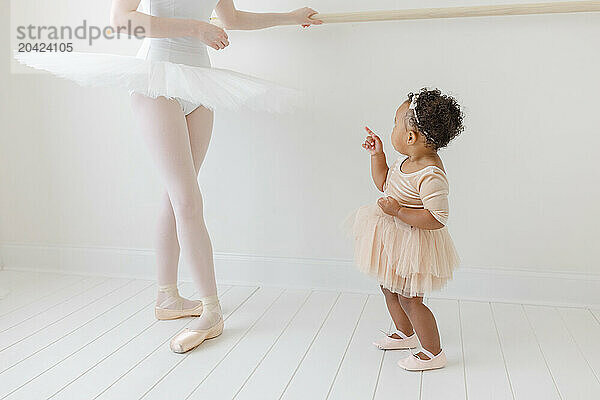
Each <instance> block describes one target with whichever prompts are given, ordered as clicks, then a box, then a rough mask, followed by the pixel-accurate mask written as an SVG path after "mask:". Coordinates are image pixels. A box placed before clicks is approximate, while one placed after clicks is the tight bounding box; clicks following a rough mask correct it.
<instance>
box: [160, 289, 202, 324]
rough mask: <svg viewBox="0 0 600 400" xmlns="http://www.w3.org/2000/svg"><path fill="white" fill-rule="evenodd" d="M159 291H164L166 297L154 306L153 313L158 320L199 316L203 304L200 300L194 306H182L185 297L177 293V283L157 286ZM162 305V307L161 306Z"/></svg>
mask: <svg viewBox="0 0 600 400" xmlns="http://www.w3.org/2000/svg"><path fill="white" fill-rule="evenodd" d="M158 290H159V292H161V293H166V296H167V297H166V299H164V300H163V301H162V303H161V304H160V305H157V306H155V307H154V315H155V316H156V319H158V320H169V319H177V318H185V317H199V316H200V315H202V310H203V305H202V302H201V301H197V302H194V303H196V306H195V307H192V308H183V306H184V302H185V301H186V299H185V298H183V297H181V296H180V295H179V291H178V290H177V284H172V285H165V286H159V289H158ZM161 306H162V307H161Z"/></svg>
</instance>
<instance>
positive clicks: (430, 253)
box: [351, 164, 460, 297]
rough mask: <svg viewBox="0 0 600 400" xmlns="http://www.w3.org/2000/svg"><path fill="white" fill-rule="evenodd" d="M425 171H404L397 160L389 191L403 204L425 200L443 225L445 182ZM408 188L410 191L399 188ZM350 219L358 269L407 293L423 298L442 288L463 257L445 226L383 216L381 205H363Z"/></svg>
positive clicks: (390, 176) (389, 286) (439, 175)
mask: <svg viewBox="0 0 600 400" xmlns="http://www.w3.org/2000/svg"><path fill="white" fill-rule="evenodd" d="M427 169H428V171H424V170H422V171H423V172H422V173H419V174H404V173H402V172H401V171H400V167H399V166H398V165H397V164H395V165H394V166H392V168H391V169H390V174H389V176H388V182H387V183H386V190H385V195H386V196H392V197H394V198H396V199H397V200H398V201H399V202H400V204H401V205H404V206H412V207H416V206H418V205H419V204H418V203H421V208H422V207H423V203H425V208H428V209H429V210H430V211H431V212H432V214H433V215H434V216H435V217H436V218H437V219H438V220H440V222H442V223H444V225H445V222H446V218H447V180H446V179H445V174H444V175H442V174H443V172H442V171H441V170H439V171H436V170H432V169H431V168H427ZM419 172H421V171H419ZM428 176H429V177H431V179H430V178H428ZM442 178H443V179H442ZM407 188H408V192H407V193H400V192H399V191H402V192H406V190H407ZM411 189H414V190H411ZM410 197H412V199H411V198H410ZM421 198H424V199H425V201H423V202H421V201H420V199H421ZM415 203H417V204H415ZM440 215H442V216H440ZM351 218H352V220H353V226H352V236H353V238H354V242H355V243H354V244H355V251H354V256H355V261H356V263H357V265H358V268H359V269H360V270H361V271H363V272H365V273H367V274H369V275H372V276H375V277H376V278H377V280H378V282H379V284H380V285H382V286H383V287H384V288H386V289H388V290H390V291H392V292H395V293H399V294H401V295H403V296H406V297H414V296H423V295H426V294H428V293H430V292H432V291H436V290H440V289H441V288H442V287H444V286H445V285H446V283H447V282H448V281H449V280H451V279H452V273H453V271H454V270H455V269H456V268H457V266H458V265H459V262H460V259H459V257H458V254H457V252H456V248H455V247H454V243H453V241H452V238H451V237H450V234H449V232H448V229H447V228H446V226H444V227H443V228H441V229H436V230H425V229H419V228H415V227H411V226H410V225H407V224H405V223H404V222H402V220H400V219H399V218H397V217H393V216H391V215H387V214H385V213H384V212H383V211H382V210H381V209H380V208H379V206H378V205H377V204H373V205H368V206H364V207H361V208H359V209H358V210H357V211H356V213H355V214H353V216H352V217H351Z"/></svg>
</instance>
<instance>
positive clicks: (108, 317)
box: [0, 281, 156, 398]
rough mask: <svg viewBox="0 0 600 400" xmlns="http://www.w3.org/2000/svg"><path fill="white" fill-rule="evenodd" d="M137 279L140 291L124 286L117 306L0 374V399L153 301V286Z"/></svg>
mask: <svg viewBox="0 0 600 400" xmlns="http://www.w3.org/2000/svg"><path fill="white" fill-rule="evenodd" d="M139 282H143V283H144V285H142V290H140V291H137V292H135V291H134V290H135V289H136V288H135V287H134V286H133V284H132V285H128V286H126V287H125V288H124V289H131V290H130V293H127V292H126V291H124V292H123V294H122V297H123V298H119V299H117V302H116V303H115V304H116V305H114V306H113V307H112V308H111V309H109V310H107V311H106V312H104V313H101V314H98V315H97V316H96V317H95V318H93V319H92V320H91V321H89V322H88V323H86V324H84V325H82V326H81V327H79V328H77V329H75V330H74V331H72V332H71V333H69V334H67V335H65V336H63V337H62V338H60V339H59V340H57V341H55V342H54V343H52V344H50V345H48V346H47V347H45V348H43V349H41V350H40V351H38V352H36V353H34V354H32V355H30V356H29V357H26V358H25V359H23V360H22V361H21V362H19V363H17V364H15V365H13V366H12V367H11V368H9V369H8V370H6V371H4V372H3V373H1V374H0V398H2V397H4V396H6V395H8V394H10V393H12V392H13V391H15V390H18V389H19V388H21V387H22V386H24V385H26V384H27V383H28V382H29V381H31V380H32V379H35V378H36V377H38V376H40V375H41V374H43V373H44V372H45V371H47V370H48V369H50V368H52V367H53V366H54V365H56V364H57V363H59V362H61V361H62V360H64V359H66V358H68V357H69V356H70V355H72V354H73V353H75V352H77V351H79V350H81V349H82V348H83V347H85V346H86V345H88V344H90V343H92V342H93V341H94V340H96V339H97V338H98V337H100V336H102V335H103V334H105V333H107V332H108V331H110V330H111V329H114V328H115V327H116V326H118V325H119V324H121V323H123V322H124V321H125V320H126V319H128V318H130V317H131V316H132V315H133V314H135V313H136V312H138V311H139V310H140V309H141V308H144V307H146V306H148V305H150V304H151V303H153V302H154V299H155V297H156V286H155V285H154V284H153V283H152V282H149V281H139ZM128 291H129V290H128ZM116 296H119V293H116V292H115V293H114V296H113V297H116Z"/></svg>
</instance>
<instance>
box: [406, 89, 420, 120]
mask: <svg viewBox="0 0 600 400" xmlns="http://www.w3.org/2000/svg"><path fill="white" fill-rule="evenodd" d="M418 97H419V95H418V94H415V95H413V97H412V99H411V100H410V105H409V106H408V109H409V110H413V114H414V115H415V120H416V121H417V124H420V122H419V116H418V115H417V98H418Z"/></svg>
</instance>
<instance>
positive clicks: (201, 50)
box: [137, 0, 219, 115]
mask: <svg viewBox="0 0 600 400" xmlns="http://www.w3.org/2000/svg"><path fill="white" fill-rule="evenodd" d="M218 1H219V0H142V2H141V3H140V7H139V10H140V11H141V12H143V13H146V14H149V15H153V16H155V17H163V18H186V19H195V20H198V21H206V22H208V21H209V19H210V15H211V14H212V12H213V10H214V8H215V6H216V5H217V3H218ZM137 57H138V58H142V59H144V60H152V61H169V62H172V63H176V64H185V65H191V66H195V67H210V66H211V64H210V57H209V56H208V51H207V48H206V44H204V43H203V42H202V41H201V40H200V39H198V38H194V37H178V38H146V39H144V41H143V42H142V46H141V47H140V49H139V51H138V53H137ZM176 100H177V101H178V102H179V104H180V105H181V108H182V109H183V112H184V113H185V114H186V115H187V114H189V113H191V112H192V111H194V110H195V109H196V108H197V107H198V104H194V103H192V102H189V101H186V100H183V99H180V98H176Z"/></svg>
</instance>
